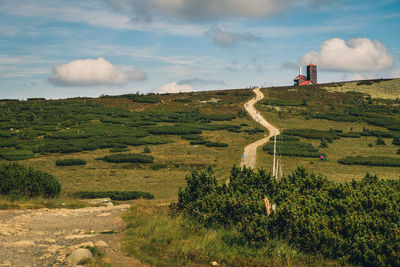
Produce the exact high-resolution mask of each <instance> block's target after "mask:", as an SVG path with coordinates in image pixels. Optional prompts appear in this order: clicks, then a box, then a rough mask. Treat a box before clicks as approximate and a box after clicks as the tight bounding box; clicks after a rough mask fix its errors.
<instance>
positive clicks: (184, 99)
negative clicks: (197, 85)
mask: <svg viewBox="0 0 400 267" xmlns="http://www.w3.org/2000/svg"><path fill="white" fill-rule="evenodd" d="M173 101H174V102H179V103H191V102H192V100H191V99H188V98H178V99H174V100H173Z"/></svg>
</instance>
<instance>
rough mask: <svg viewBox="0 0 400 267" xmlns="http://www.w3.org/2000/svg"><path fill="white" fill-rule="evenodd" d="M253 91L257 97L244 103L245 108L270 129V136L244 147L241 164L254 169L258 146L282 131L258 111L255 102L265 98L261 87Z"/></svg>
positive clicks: (257, 120)
mask: <svg viewBox="0 0 400 267" xmlns="http://www.w3.org/2000/svg"><path fill="white" fill-rule="evenodd" d="M253 91H254V93H255V94H256V97H254V98H252V99H250V100H249V101H248V102H247V103H246V104H244V108H245V109H246V111H247V112H248V113H249V114H250V116H251V117H252V118H253V119H254V120H255V121H256V122H258V123H259V124H261V125H262V126H263V127H265V128H267V129H268V131H269V134H268V136H266V137H264V138H262V139H260V140H258V141H256V142H254V143H251V144H249V145H247V146H246V147H245V148H244V152H243V155H244V158H243V157H242V160H241V163H240V166H241V167H243V166H244V165H246V166H247V167H251V168H253V169H254V167H255V164H256V157H257V148H258V147H259V146H261V145H264V144H265V143H267V142H268V141H269V138H270V137H272V136H274V135H275V134H276V135H279V134H280V132H279V130H278V128H276V127H275V126H273V125H272V124H270V123H269V122H268V121H267V120H266V119H265V118H264V117H263V116H261V114H260V113H259V112H257V110H256V108H255V107H254V104H255V103H257V102H258V101H259V100H261V99H263V98H264V94H263V93H262V92H261V90H260V88H255V89H254V90H253Z"/></svg>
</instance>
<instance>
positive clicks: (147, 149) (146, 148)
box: [143, 146, 151, 153]
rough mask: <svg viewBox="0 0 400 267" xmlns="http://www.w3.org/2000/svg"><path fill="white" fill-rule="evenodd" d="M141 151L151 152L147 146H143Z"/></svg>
mask: <svg viewBox="0 0 400 267" xmlns="http://www.w3.org/2000/svg"><path fill="white" fill-rule="evenodd" d="M143 153H151V151H150V148H149V147H148V146H145V147H144V149H143Z"/></svg>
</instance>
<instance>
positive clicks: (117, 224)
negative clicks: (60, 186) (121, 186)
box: [0, 203, 143, 266]
mask: <svg viewBox="0 0 400 267" xmlns="http://www.w3.org/2000/svg"><path fill="white" fill-rule="evenodd" d="M110 204H111V203H110ZM128 208H129V205H127V204H125V205H117V206H107V207H88V208H82V209H39V210H5V211H0V266H67V260H66V258H67V255H68V254H70V253H71V252H72V251H73V250H74V249H75V248H78V247H80V246H82V245H89V246H93V245H94V246H97V247H98V248H99V249H101V250H103V251H105V252H106V255H107V257H108V258H109V259H110V261H111V262H112V263H113V265H114V266H143V265H142V264H141V263H140V262H138V261H137V260H135V259H133V258H129V257H126V256H124V255H123V254H122V252H121V247H120V246H121V245H120V244H121V241H120V232H121V230H122V229H123V227H124V223H123V220H122V219H121V217H120V215H121V212H124V211H126V210H127V209H128ZM99 241H102V242H99Z"/></svg>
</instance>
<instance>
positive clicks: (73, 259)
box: [68, 248, 93, 266]
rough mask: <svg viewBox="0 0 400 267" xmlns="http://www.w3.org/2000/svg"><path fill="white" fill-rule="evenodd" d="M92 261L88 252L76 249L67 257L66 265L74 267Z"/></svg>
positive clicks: (84, 249)
mask: <svg viewBox="0 0 400 267" xmlns="http://www.w3.org/2000/svg"><path fill="white" fill-rule="evenodd" d="M92 259H93V255H92V253H91V252H90V250H88V249H86V248H78V249H76V250H74V252H72V253H71V255H69V256H68V264H70V265H72V266H75V265H78V264H79V263H82V262H86V261H87V262H89V261H91V260H92Z"/></svg>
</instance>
